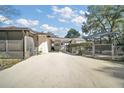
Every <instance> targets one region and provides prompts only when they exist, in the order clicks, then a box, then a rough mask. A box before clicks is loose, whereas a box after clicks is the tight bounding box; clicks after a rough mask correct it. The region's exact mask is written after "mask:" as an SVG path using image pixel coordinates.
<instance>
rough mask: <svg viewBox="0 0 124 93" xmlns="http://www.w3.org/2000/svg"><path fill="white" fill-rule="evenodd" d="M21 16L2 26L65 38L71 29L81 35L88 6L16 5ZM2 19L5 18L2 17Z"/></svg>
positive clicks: (0, 16)
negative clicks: (49, 33) (25, 28)
mask: <svg viewBox="0 0 124 93" xmlns="http://www.w3.org/2000/svg"><path fill="white" fill-rule="evenodd" d="M13 7H14V8H15V9H17V10H19V11H20V15H19V16H16V17H14V18H13V19H9V20H8V21H6V22H4V23H3V24H2V26H18V27H29V28H31V29H33V30H35V31H38V32H52V33H54V34H55V35H57V36H59V37H64V36H65V35H66V34H67V31H68V30H69V29H70V28H74V29H76V30H77V31H79V32H80V33H81V32H82V31H81V25H82V22H86V20H87V18H86V17H85V12H86V13H88V12H87V6H81V5H69V6H66V5H55V6H53V5H52V6H51V5H15V6H13ZM0 18H4V16H3V15H0Z"/></svg>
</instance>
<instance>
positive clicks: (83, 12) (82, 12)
mask: <svg viewBox="0 0 124 93" xmlns="http://www.w3.org/2000/svg"><path fill="white" fill-rule="evenodd" d="M79 13H80V14H81V15H85V14H88V15H89V14H90V13H89V12H88V11H83V10H80V11H79Z"/></svg>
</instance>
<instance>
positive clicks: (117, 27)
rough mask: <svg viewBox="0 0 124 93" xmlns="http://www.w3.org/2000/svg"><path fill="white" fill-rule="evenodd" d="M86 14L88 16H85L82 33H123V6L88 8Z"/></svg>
mask: <svg viewBox="0 0 124 93" xmlns="http://www.w3.org/2000/svg"><path fill="white" fill-rule="evenodd" d="M88 12H89V14H86V15H85V16H86V17H87V22H86V23H83V25H82V32H83V33H90V34H95V33H100V32H116V31H117V32H118V31H120V33H123V32H124V27H123V25H124V6H121V5H101V6H98V5H97V6H89V7H88ZM120 35H121V34H120ZM108 37H109V36H108ZM109 41H111V37H109Z"/></svg>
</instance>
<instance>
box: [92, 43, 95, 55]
mask: <svg viewBox="0 0 124 93" xmlns="http://www.w3.org/2000/svg"><path fill="white" fill-rule="evenodd" d="M92 56H93V57H94V56H95V44H94V42H93V43H92Z"/></svg>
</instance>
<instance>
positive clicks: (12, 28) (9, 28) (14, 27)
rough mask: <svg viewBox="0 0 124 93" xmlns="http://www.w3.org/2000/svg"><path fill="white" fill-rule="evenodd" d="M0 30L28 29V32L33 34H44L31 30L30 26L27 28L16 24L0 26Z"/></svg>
mask: <svg viewBox="0 0 124 93" xmlns="http://www.w3.org/2000/svg"><path fill="white" fill-rule="evenodd" d="M0 30H4V31H11V30H15V31H16V30H17V31H22V30H24V31H28V32H30V33H33V34H42V35H43V34H44V35H46V34H45V33H42V32H37V31H34V30H32V29H31V28H28V27H16V26H7V27H0Z"/></svg>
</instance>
